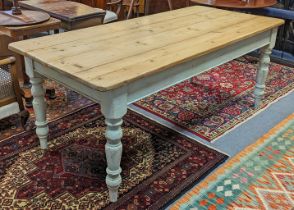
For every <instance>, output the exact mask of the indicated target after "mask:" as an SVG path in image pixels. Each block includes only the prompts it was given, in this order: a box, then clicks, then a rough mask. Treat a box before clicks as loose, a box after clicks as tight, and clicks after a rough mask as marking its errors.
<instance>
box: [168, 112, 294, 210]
mask: <svg viewBox="0 0 294 210" xmlns="http://www.w3.org/2000/svg"><path fill="white" fill-rule="evenodd" d="M171 209H172V210H175V209H193V210H196V209H197V210H200V209H201V210H202V209H246V210H253V209H254V210H257V209H258V210H262V209H285V210H290V209H294V114H292V115H290V116H289V117H288V118H287V119H285V120H284V121H282V122H281V123H280V124H278V125H277V126H276V127H275V128H273V129H272V130H270V131H269V132H268V133H267V134H266V135H264V136H263V137H262V138H260V139H259V140H258V141H257V142H256V143H255V144H253V145H251V146H249V147H247V148H246V149H245V150H244V151H242V152H241V153H240V154H238V155H237V156H236V157H233V158H232V159H231V160H229V161H228V162H227V163H225V164H224V165H223V166H221V167H220V168H219V169H218V170H216V171H215V172H213V174H212V175H211V176H209V177H207V178H206V179H205V180H204V181H203V182H202V183H200V184H199V185H198V186H197V187H196V188H194V189H192V190H191V191H190V192H189V193H188V194H186V195H185V196H184V197H183V198H182V199H180V200H179V201H178V202H177V203H176V204H175V205H174V206H173V207H172V208H171Z"/></svg>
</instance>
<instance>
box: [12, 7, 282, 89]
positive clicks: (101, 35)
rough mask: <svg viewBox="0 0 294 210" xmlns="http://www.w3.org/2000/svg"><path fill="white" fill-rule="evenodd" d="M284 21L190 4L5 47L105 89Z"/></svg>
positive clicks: (199, 54)
mask: <svg viewBox="0 0 294 210" xmlns="http://www.w3.org/2000/svg"><path fill="white" fill-rule="evenodd" d="M283 23H284V22H283V20H279V19H275V18H268V17H262V16H255V15H249V14H243V13H237V12H230V11H226V10H220V9H215V8H209V7H202V6H195V7H187V8H184V9H179V10H174V11H171V12H164V13H160V14H156V15H150V16H145V17H142V18H136V19H131V20H127V21H122V22H117V23H113V24H109V25H102V26H96V27H91V28H87V29H82V30H78V31H71V32H67V33H63V34H58V35H53V36H48V37H42V38H38V39H33V40H26V41H22V42H18V43H13V44H11V45H10V49H11V50H14V51H16V52H18V53H20V54H22V55H25V56H28V57H31V58H33V60H36V61H38V62H40V63H42V64H44V65H46V66H49V67H50V68H52V69H53V71H59V72H60V73H63V74H65V75H66V76H68V77H71V78H74V79H76V80H78V81H79V82H81V83H83V84H85V85H87V86H89V87H91V88H94V89H97V90H99V91H107V90H111V89H115V88H119V87H121V86H123V85H125V84H127V83H130V82H132V81H134V80H138V79H140V78H143V77H146V76H149V75H152V74H155V73H157V72H160V71H163V70H166V69H168V68H170V67H173V66H176V65H178V64H181V63H184V62H186V61H190V60H192V59H194V58H197V57H200V56H202V55H205V54H208V53H210V52H214V51H216V50H218V49H221V48H224V47H226V46H229V45H230V44H233V43H237V42H238V41H241V40H244V39H246V38H249V37H253V36H254V35H257V34H260V33H262V32H265V31H268V30H271V29H273V28H275V27H277V26H279V25H281V24H283Z"/></svg>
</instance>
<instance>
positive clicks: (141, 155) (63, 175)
mask: <svg viewBox="0 0 294 210" xmlns="http://www.w3.org/2000/svg"><path fill="white" fill-rule="evenodd" d="M49 127H50V133H49V139H50V140H49V150H48V151H46V152H44V151H42V150H41V149H40V148H39V147H38V140H37V137H36V135H35V132H34V130H33V129H29V130H28V131H24V132H20V133H18V134H16V135H14V136H12V137H10V138H6V139H3V140H2V141H0V192H1V193H0V206H1V207H2V208H4V209H69V208H70V209H102V208H105V209H110V210H113V209H147V208H148V209H159V208H160V207H162V206H163V205H165V204H166V203H167V202H169V201H170V200H172V199H173V198H175V197H176V196H177V195H178V194H180V193H181V192H182V191H183V190H185V189H186V188H187V187H189V186H192V184H193V183H195V182H198V181H199V180H201V179H202V178H203V177H204V176H205V175H206V174H207V173H209V172H210V171H211V170H212V169H214V168H215V167H216V166H217V165H219V164H220V163H221V162H223V161H224V160H225V159H226V156H225V155H223V154H221V153H219V152H217V151H214V150H212V149H210V148H208V147H206V146H203V145H201V144H199V143H197V142H195V141H192V140H190V139H188V138H187V137H185V136H183V135H181V134H178V133H176V132H174V131H172V130H170V129H168V128H166V127H163V126H161V125H159V124H157V123H155V122H153V121H151V120H149V119H146V118H144V117H142V116H140V115H138V114H136V113H134V112H132V111H129V112H128V114H127V115H126V116H125V118H124V125H123V127H124V138H123V140H122V141H123V145H124V153H123V158H122V169H123V172H122V177H123V182H122V186H121V188H120V190H119V194H120V198H119V200H118V202H116V203H114V204H109V201H108V197H107V188H106V185H105V182H104V179H105V176H106V172H105V169H106V160H105V154H104V144H105V138H104V136H103V134H104V130H105V128H104V119H103V117H102V115H101V113H100V108H99V107H98V106H97V105H88V106H87V107H84V108H83V109H80V110H78V111H77V110H76V111H73V112H72V113H70V114H66V115H65V116H63V117H62V118H57V119H55V120H51V122H50V123H49Z"/></svg>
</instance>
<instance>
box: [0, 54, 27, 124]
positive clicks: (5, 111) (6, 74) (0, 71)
mask: <svg viewBox="0 0 294 210" xmlns="http://www.w3.org/2000/svg"><path fill="white" fill-rule="evenodd" d="M0 75H1V77H0V88H1V90H0V110H1V113H0V119H3V118H5V117H8V116H9V115H12V114H18V115H19V116H20V117H21V122H22V125H23V126H24V124H25V122H26V120H27V118H28V116H29V113H28V111H26V110H25V109H24V105H23V101H22V97H21V89H20V87H19V82H18V79H17V72H16V59H15V58H14V57H8V58H6V59H2V60H0ZM16 104H17V106H15V105H16Z"/></svg>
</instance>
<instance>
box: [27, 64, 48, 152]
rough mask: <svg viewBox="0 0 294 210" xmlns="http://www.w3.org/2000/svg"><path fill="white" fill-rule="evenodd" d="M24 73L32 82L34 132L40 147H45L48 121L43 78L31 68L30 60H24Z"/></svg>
mask: <svg viewBox="0 0 294 210" xmlns="http://www.w3.org/2000/svg"><path fill="white" fill-rule="evenodd" d="M26 73H27V75H28V76H29V77H30V81H31V84H32V90H31V91H32V95H33V98H34V99H33V108H34V112H35V115H36V121H35V124H36V127H37V128H36V134H37V136H38V138H39V140H40V146H41V149H47V147H48V145H47V138H48V133H49V128H48V123H47V120H46V106H47V104H46V102H45V97H44V96H45V90H44V88H43V82H44V80H43V79H42V78H41V76H40V75H38V74H37V73H36V72H34V70H33V65H32V62H31V60H28V61H27V62H26Z"/></svg>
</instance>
